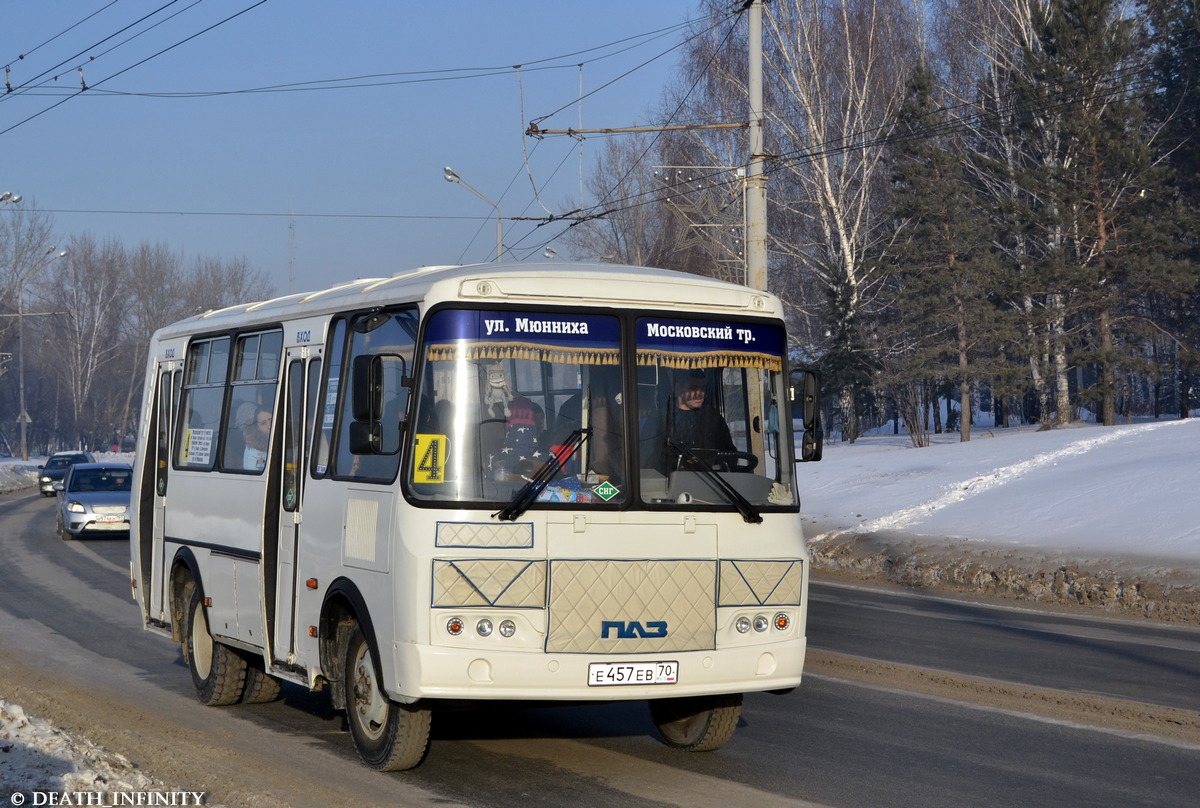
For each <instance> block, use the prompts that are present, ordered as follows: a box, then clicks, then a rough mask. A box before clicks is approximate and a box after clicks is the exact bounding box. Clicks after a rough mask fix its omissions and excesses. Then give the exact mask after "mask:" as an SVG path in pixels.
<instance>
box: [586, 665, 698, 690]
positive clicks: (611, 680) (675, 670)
mask: <svg viewBox="0 0 1200 808" xmlns="http://www.w3.org/2000/svg"><path fill="white" fill-rule="evenodd" d="M678 680H679V663H678V662H593V663H591V664H589V665H588V687H610V686H613V685H673V684H675V683H676V682H677V681H678Z"/></svg>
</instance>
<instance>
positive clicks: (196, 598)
mask: <svg viewBox="0 0 1200 808" xmlns="http://www.w3.org/2000/svg"><path fill="white" fill-rule="evenodd" d="M186 626H187V636H186V637H185V638H184V643H185V645H186V648H185V649H184V651H185V652H186V653H185V654H184V656H185V657H187V661H188V669H189V670H190V671H191V672H192V684H194V685H195V686H196V696H197V698H199V699H200V702H201V703H202V704H207V705H209V706H210V707H217V706H220V705H224V704H234V703H236V702H237V701H239V700H240V699H241V698H242V689H243V687H244V685H245V683H246V660H245V659H243V658H242V657H241V655H239V654H238V653H237V652H236V651H234V650H233V649H232V648H230V647H228V646H226V645H222V644H221V643H219V642H216V641H215V640H214V639H213V638H212V635H211V634H209V633H208V617H207V615H205V613H204V596H203V595H202V594H201V592H200V589H199V587H197V586H196V585H195V584H191V585H190V587H189V592H188V594H187V623H186Z"/></svg>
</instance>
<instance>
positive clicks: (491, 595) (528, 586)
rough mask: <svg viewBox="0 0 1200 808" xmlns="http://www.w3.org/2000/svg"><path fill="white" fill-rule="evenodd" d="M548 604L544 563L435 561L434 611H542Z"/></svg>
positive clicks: (480, 560) (510, 560)
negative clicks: (490, 608)
mask: <svg viewBox="0 0 1200 808" xmlns="http://www.w3.org/2000/svg"><path fill="white" fill-rule="evenodd" d="M545 605H546V562H545V561H536V560H524V559H495V558H476V559H470V558H467V559H458V560H454V561H443V560H435V561H434V562H433V606H434V608H435V609H440V608H450V607H464V606H495V607H503V608H513V609H540V608H543V607H544V606H545Z"/></svg>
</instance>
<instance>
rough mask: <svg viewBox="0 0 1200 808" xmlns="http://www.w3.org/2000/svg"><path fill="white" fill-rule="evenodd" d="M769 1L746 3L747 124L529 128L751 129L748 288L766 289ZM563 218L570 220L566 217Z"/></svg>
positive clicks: (537, 130) (532, 131)
mask: <svg viewBox="0 0 1200 808" xmlns="http://www.w3.org/2000/svg"><path fill="white" fill-rule="evenodd" d="M765 2H766V0H746V2H745V3H744V4H743V5H742V10H743V11H745V12H746V24H747V45H748V51H747V56H748V60H749V64H748V66H747V67H748V75H747V82H746V90H747V95H748V96H749V99H748V100H749V115H748V120H747V122H744V123H713V124H695V125H687V126H684V125H679V126H627V127H621V128H610V129H542V128H541V127H539V126H538V122H537V121H534V122H532V123H530V124H529V126H528V128H526V130H525V134H526V135H530V136H532V137H537V138H540V137H544V136H546V135H570V136H571V137H575V138H581V137H582V136H583V135H587V134H618V133H625V132H677V131H685V130H694V129H748V130H749V136H748V143H747V151H748V152H749V155H748V158H747V166H746V176H745V180H744V183H745V184H744V186H743V187H744V190H745V196H746V202H745V205H746V281H745V282H746V285H747V286H749V287H751V288H753V289H761V290H763V291H766V289H767V175H766V173H765V172H764V170H763V166H764V164H765V162H766V157H767V155H766V154H765V153H764V149H765V146H764V141H763V70H762V7H763V3H765ZM562 218H571V217H570V216H565V217H562Z"/></svg>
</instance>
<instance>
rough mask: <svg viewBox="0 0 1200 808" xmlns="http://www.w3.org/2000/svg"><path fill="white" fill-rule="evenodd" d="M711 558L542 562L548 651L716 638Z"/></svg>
mask: <svg viewBox="0 0 1200 808" xmlns="http://www.w3.org/2000/svg"><path fill="white" fill-rule="evenodd" d="M716 576H717V562H716V561H715V560H711V559H709V560H704V559H702V560H634V561H619V560H611V559H599V560H556V561H552V562H551V563H550V598H549V604H550V614H549V631H548V634H547V638H546V650H547V651H548V652H551V653H580V654H585V653H586V654H591V653H660V652H670V651H699V650H706V649H712V648H714V647H715V645H716V628H715V625H716V613H715V608H714V601H715V595H716V583H717V580H716Z"/></svg>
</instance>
